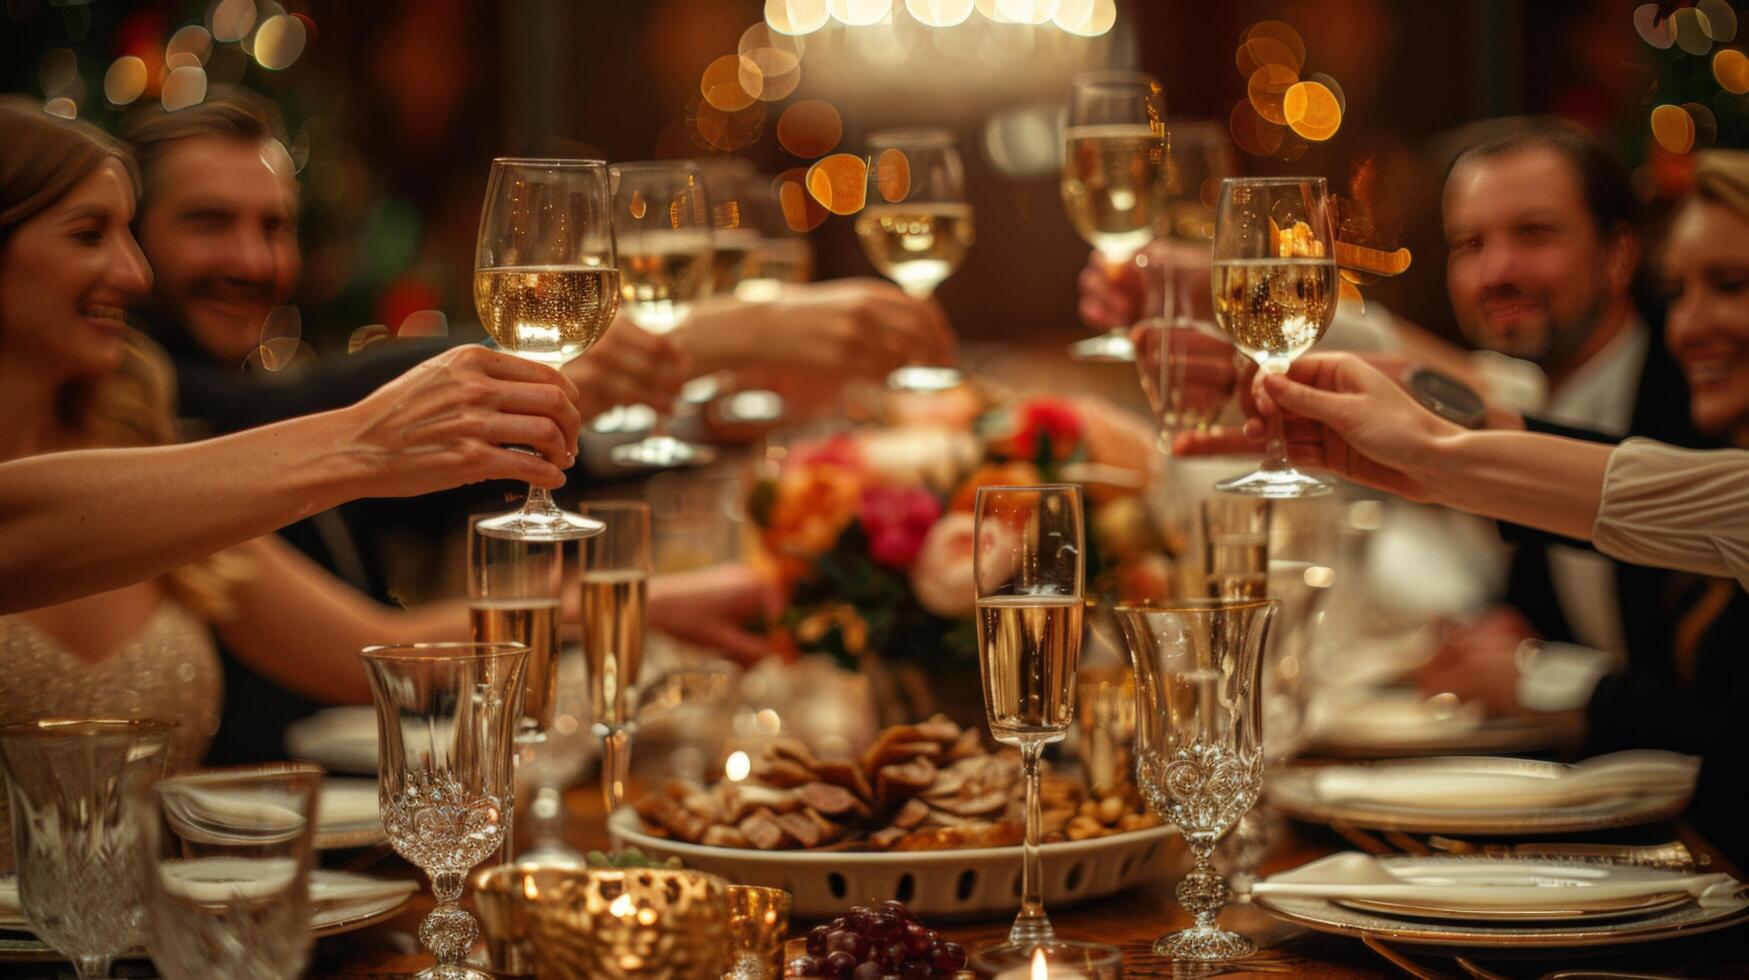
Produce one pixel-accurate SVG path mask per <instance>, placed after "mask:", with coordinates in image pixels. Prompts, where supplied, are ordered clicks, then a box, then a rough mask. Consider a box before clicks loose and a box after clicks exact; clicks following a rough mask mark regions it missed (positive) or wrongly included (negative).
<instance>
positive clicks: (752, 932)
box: [724, 885, 790, 980]
mask: <svg viewBox="0 0 1749 980" xmlns="http://www.w3.org/2000/svg"><path fill="white" fill-rule="evenodd" d="M789 908H790V893H789V892H787V891H784V890H783V889H781V888H761V887H759V886H758V885H730V886H729V943H730V947H731V949H732V951H733V955H734V959H733V961H732V962H731V963H730V965H729V972H728V973H726V974H724V976H725V977H726V978H728V980H777V978H779V977H781V976H783V941H784V938H785V937H786V936H788V935H789Z"/></svg>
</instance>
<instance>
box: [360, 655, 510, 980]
mask: <svg viewBox="0 0 1749 980" xmlns="http://www.w3.org/2000/svg"><path fill="white" fill-rule="evenodd" d="M360 656H361V657H362V658H363V659H364V668H365V676H366V678H368V679H369V681H370V692H371V696H372V698H373V699H374V700H375V702H376V710H377V743H378V752H377V797H378V800H379V801H380V805H381V808H382V816H383V829H384V830H386V831H387V832H388V835H389V843H390V844H391V845H393V847H394V849H395V853H396V854H399V855H400V856H401V857H403V858H405V859H406V860H407V861H408V862H410V863H412V864H413V865H414V866H415V867H418V868H419V869H420V870H422V871H424V872H425V873H426V874H427V875H428V876H430V878H431V891H432V893H433V894H434V895H435V896H436V897H437V907H436V908H434V909H432V910H431V913H430V914H429V915H427V916H426V917H425V920H424V921H423V922H421V923H420V924H419V941H420V942H421V943H422V944H424V946H425V948H426V949H427V950H429V951H430V952H431V954H432V956H434V957H435V958H436V960H437V962H436V963H435V964H434V965H432V966H431V967H429V968H428V969H426V970H424V971H422V972H420V974H419V980H489V978H488V977H487V975H486V974H484V973H481V972H480V971H478V970H474V969H471V968H469V967H467V966H466V965H464V964H463V958H464V957H466V956H467V954H468V950H470V949H472V948H473V945H474V940H475V939H477V938H478V937H479V926H478V925H477V924H476V923H475V922H474V917H473V916H472V915H470V914H469V913H468V912H467V910H465V909H463V908H462V907H461V906H460V905H459V904H457V903H458V902H459V901H460V900H461V897H462V890H463V888H464V887H465V885H466V881H467V877H466V876H467V874H468V872H469V871H470V870H472V869H473V867H474V866H475V865H477V864H479V863H480V862H481V861H483V860H485V859H486V858H488V857H490V856H491V855H492V854H494V853H496V852H497V851H498V849H499V848H500V847H502V846H503V844H504V837H505V834H506V833H507V832H508V831H509V829H510V823H511V811H512V810H513V809H514V808H515V805H516V801H515V795H514V790H515V785H516V780H515V775H514V771H513V764H512V762H511V749H512V748H513V746H514V739H515V736H516V727H517V722H518V721H519V720H520V719H521V717H522V694H523V671H524V670H525V669H526V667H527V665H528V648H527V647H525V646H523V645H521V644H519V643H416V644H408V645H402V646H377V647H366V648H365V649H364V650H363V652H362V653H360Z"/></svg>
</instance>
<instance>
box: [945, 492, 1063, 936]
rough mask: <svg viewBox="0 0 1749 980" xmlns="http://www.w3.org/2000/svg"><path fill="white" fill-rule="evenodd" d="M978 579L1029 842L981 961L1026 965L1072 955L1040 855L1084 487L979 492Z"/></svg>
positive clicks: (1059, 729)
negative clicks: (1045, 776)
mask: <svg viewBox="0 0 1749 980" xmlns="http://www.w3.org/2000/svg"><path fill="white" fill-rule="evenodd" d="M975 506H976V517H975V524H974V530H973V540H974V541H975V546H974V548H973V552H972V577H973V579H974V581H975V583H976V603H977V622H978V664H979V668H980V672H981V675H982V679H983V688H984V712H985V715H986V717H987V719H988V721H989V724H990V734H991V735H993V736H994V737H995V738H996V740H997V741H999V742H1003V743H1005V744H1008V745H1013V746H1016V747H1017V748H1019V749H1020V758H1021V776H1022V779H1023V781H1024V782H1025V786H1026V837H1025V844H1024V847H1023V849H1022V850H1023V859H1022V870H1021V894H1020V912H1019V914H1018V915H1016V916H1015V919H1014V924H1013V926H1011V927H1010V928H1009V930H1008V939H1007V941H1006V942H1003V943H999V944H997V945H996V946H994V947H989V948H986V949H983V950H981V951H980V952H979V958H980V960H981V961H982V962H985V963H988V964H991V965H1001V964H1002V963H1004V962H1007V961H1013V962H1014V963H1015V964H1020V963H1024V962H1025V961H1026V960H1027V958H1028V957H1029V956H1030V955H1031V953H1032V951H1033V950H1034V949H1035V948H1037V947H1040V946H1047V947H1049V946H1055V947H1066V946H1067V945H1069V944H1066V943H1063V942H1061V941H1059V940H1057V938H1056V934H1055V932H1054V931H1053V930H1052V928H1051V921H1050V919H1049V918H1048V917H1047V916H1046V915H1045V908H1044V888H1043V868H1042V866H1041V861H1040V856H1039V838H1040V832H1041V822H1042V813H1041V803H1040V800H1039V757H1040V755H1041V754H1042V753H1043V752H1044V747H1045V746H1046V745H1047V744H1049V743H1051V742H1056V741H1060V740H1061V739H1062V738H1063V737H1064V736H1065V735H1067V734H1068V732H1069V726H1070V724H1072V723H1073V722H1074V719H1075V677H1076V669H1077V667H1078V665H1079V662H1080V659H1081V628H1082V618H1083V614H1084V611H1085V608H1086V606H1085V599H1084V592H1083V582H1084V579H1085V575H1086V565H1085V557H1084V554H1085V550H1084V546H1083V543H1082V542H1083V534H1082V506H1081V488H1080V487H1076V486H1070V485H1067V484H1052V485H1044V486H1017V487H1002V486H988V487H980V488H979V489H978V496H977V501H976V505H975Z"/></svg>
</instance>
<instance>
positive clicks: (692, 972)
mask: <svg viewBox="0 0 1749 980" xmlns="http://www.w3.org/2000/svg"><path fill="white" fill-rule="evenodd" d="M728 890H729V885H728V883H727V882H725V881H723V879H721V878H718V877H716V876H714V875H708V874H704V873H703V872H699V871H675V870H669V869H661V868H603V869H599V870H588V871H585V870H573V871H569V872H564V873H562V874H561V875H560V876H559V877H557V878H556V880H553V881H551V883H550V887H545V886H543V887H540V888H538V890H537V891H538V894H535V895H529V896H527V898H528V904H529V915H530V918H531V920H532V921H531V929H530V931H529V936H530V937H531V938H532V940H533V945H534V946H535V947H536V948H537V949H538V950H539V951H540V952H539V955H540V974H541V976H543V977H546V976H553V977H558V978H560V980H721V977H722V976H723V973H724V971H726V970H727V969H728V967H729V963H730V957H729V953H730V944H729V899H728Z"/></svg>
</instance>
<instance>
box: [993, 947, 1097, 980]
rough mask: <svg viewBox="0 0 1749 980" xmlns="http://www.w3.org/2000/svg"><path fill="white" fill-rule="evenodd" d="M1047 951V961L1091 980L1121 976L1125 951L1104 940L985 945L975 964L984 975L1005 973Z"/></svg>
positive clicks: (1026, 964) (1028, 962)
mask: <svg viewBox="0 0 1749 980" xmlns="http://www.w3.org/2000/svg"><path fill="white" fill-rule="evenodd" d="M1039 950H1043V951H1044V954H1045V961H1046V962H1047V963H1049V964H1050V965H1051V966H1053V967H1056V968H1057V969H1058V970H1060V971H1064V972H1066V971H1068V970H1073V971H1075V972H1074V973H1073V974H1070V975H1072V976H1073V975H1080V976H1085V977H1087V978H1089V980H1106V978H1114V980H1115V978H1116V977H1118V976H1121V974H1122V969H1123V952H1122V951H1121V950H1119V949H1118V948H1117V947H1116V946H1107V945H1105V944H1104V943H1084V942H1077V941H1075V940H1071V939H1052V940H1048V941H1045V942H1041V943H1030V944H1027V945H1015V944H1014V943H1001V944H999V945H996V946H985V947H983V948H982V949H979V950H978V951H977V952H975V953H973V954H972V958H971V966H972V969H973V970H975V971H977V972H978V973H979V974H980V975H982V976H992V975H1001V974H1006V973H1009V972H1011V971H1013V970H1016V969H1020V970H1025V969H1027V968H1028V967H1030V966H1031V965H1032V960H1033V956H1034V955H1035V954H1036V953H1037V952H1038V951H1039Z"/></svg>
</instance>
